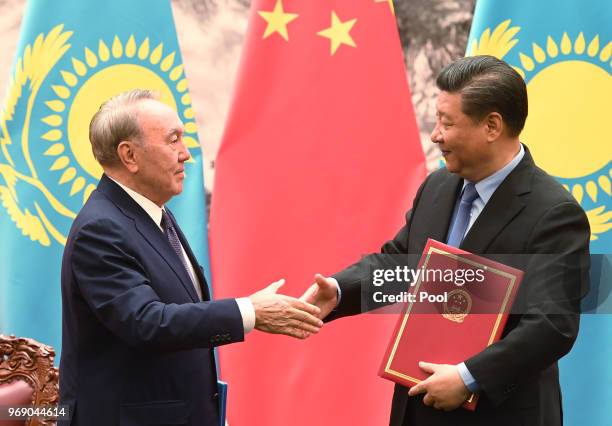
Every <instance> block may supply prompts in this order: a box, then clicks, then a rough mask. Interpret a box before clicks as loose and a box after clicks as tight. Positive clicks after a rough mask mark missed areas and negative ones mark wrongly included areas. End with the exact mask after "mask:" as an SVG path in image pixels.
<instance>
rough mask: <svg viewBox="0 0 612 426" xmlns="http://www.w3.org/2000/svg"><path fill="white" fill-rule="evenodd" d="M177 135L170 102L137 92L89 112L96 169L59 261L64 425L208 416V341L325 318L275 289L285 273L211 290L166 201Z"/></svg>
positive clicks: (179, 163)
mask: <svg viewBox="0 0 612 426" xmlns="http://www.w3.org/2000/svg"><path fill="white" fill-rule="evenodd" d="M182 135H183V125H182V123H181V121H180V119H179V117H178V116H177V114H176V112H175V111H174V110H173V109H172V108H170V107H169V106H167V105H165V104H163V103H161V102H160V101H158V100H157V99H156V97H155V95H154V94H153V93H151V92H149V91H144V90H134V91H132V92H128V93H124V94H121V95H119V96H117V97H115V98H113V99H111V100H109V101H108V102H106V103H105V104H104V105H103V106H102V107H101V109H100V110H99V111H98V112H97V113H96V115H95V116H94V118H93V119H92V122H91V126H90V139H91V143H92V147H93V152H94V156H95V157H96V159H97V160H98V161H99V162H100V164H101V165H102V167H103V169H104V175H103V176H102V179H101V180H100V184H99V185H98V188H97V190H95V191H94V192H93V193H92V194H91V196H90V198H89V200H88V201H87V203H86V204H85V205H84V206H83V209H82V210H81V212H80V213H79V214H78V216H77V218H76V219H75V221H74V224H73V226H72V229H71V231H70V234H69V237H68V241H67V243H66V249H65V251H64V258H63V263H62V302H63V307H62V308H63V346H62V358H61V365H60V372H61V380H60V394H61V396H60V400H61V403H62V404H67V405H68V406H69V407H70V411H71V413H72V421H71V423H70V424H72V425H87V426H98V425H99V426H112V425H122V426H128V425H134V426H136V425H138V426H142V425H179V424H180V425H193V426H195V425H198V426H202V425H215V426H216V425H218V422H219V420H218V416H219V413H218V401H217V399H218V396H217V384H216V382H217V376H216V369H215V360H214V353H213V348H214V347H215V346H219V345H224V344H228V343H234V342H240V341H242V340H244V334H245V333H247V332H249V331H250V330H252V329H253V327H255V328H257V329H259V330H262V331H266V332H271V333H282V334H286V335H290V336H293V337H297V338H304V337H307V336H308V335H309V334H310V333H316V332H317V331H318V330H319V327H320V326H321V325H322V322H321V321H320V320H319V319H318V318H316V317H315V316H314V315H317V314H318V313H319V309H318V308H316V307H314V306H312V305H309V304H307V303H304V302H301V301H299V300H297V299H294V298H290V297H287V296H282V295H280V294H276V291H277V290H278V288H279V287H280V286H281V285H282V280H281V281H279V282H276V283H273V284H271V285H270V286H268V287H267V288H265V289H264V290H262V291H260V292H257V293H255V294H253V295H251V296H250V297H245V298H239V299H225V300H216V301H211V300H210V294H209V292H208V286H207V284H206V280H205V278H204V275H203V273H202V269H201V267H200V266H199V265H198V262H197V260H196V258H195V257H194V254H193V252H192V250H191V249H190V247H189V244H188V243H187V240H186V239H185V236H184V235H183V233H182V232H181V230H180V228H179V226H178V224H177V223H176V221H175V219H174V217H173V216H172V213H171V212H170V210H169V209H168V208H167V207H166V206H165V204H166V203H167V202H168V201H169V200H170V199H171V198H172V197H173V196H175V195H178V194H180V193H181V191H182V189H183V179H184V162H185V161H187V160H188V159H189V157H190V154H189V151H188V150H187V148H186V146H185V144H184V143H183V139H182ZM203 226H204V225H203ZM236 267H240V265H236ZM254 386H256V385H254Z"/></svg>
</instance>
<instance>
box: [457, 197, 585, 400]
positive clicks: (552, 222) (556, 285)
mask: <svg viewBox="0 0 612 426" xmlns="http://www.w3.org/2000/svg"><path fill="white" fill-rule="evenodd" d="M531 232H532V233H531V237H530V239H529V240H528V243H527V247H526V249H525V253H529V263H528V266H527V268H526V271H525V276H524V278H523V283H522V284H521V292H522V293H523V296H524V297H521V300H519V302H520V303H519V305H520V306H521V310H522V311H523V312H519V313H517V314H516V315H518V316H519V320H518V324H517V326H516V327H514V328H513V329H511V331H510V332H508V334H507V335H506V336H504V338H502V339H501V340H500V341H498V342H496V343H494V344H493V345H491V346H489V347H487V348H486V349H485V350H483V351H482V352H480V353H479V354H477V355H476V356H474V357H472V358H470V359H468V360H467V361H466V362H465V363H466V366H467V368H468V369H469V371H470V372H471V373H472V375H473V376H474V378H475V379H476V381H477V383H478V384H479V386H480V387H481V389H482V391H484V392H485V393H486V394H487V396H488V397H489V398H490V399H491V401H492V402H493V403H494V404H500V403H502V402H503V401H504V400H505V399H507V398H508V397H509V396H510V395H512V393H513V392H514V391H515V390H516V389H517V388H520V386H521V385H523V384H525V383H528V382H530V381H532V380H534V379H535V378H537V377H538V375H539V374H541V372H542V371H543V370H544V369H546V368H547V367H548V366H550V365H551V364H554V363H555V362H556V361H557V360H558V359H559V358H561V357H562V356H564V355H565V354H567V353H568V352H569V351H570V349H571V348H572V345H573V344H574V341H575V340H576V337H577V335H578V324H579V317H580V300H581V298H582V296H583V295H584V294H585V292H586V290H587V288H588V269H589V264H590V261H589V251H588V250H589V249H588V247H589V236H590V231H589V224H588V220H587V218H586V215H585V214H584V212H583V210H582V209H581V208H580V207H579V206H578V205H576V204H575V203H571V202H564V203H561V204H558V205H556V206H554V207H552V208H551V209H550V210H548V211H547V212H546V213H545V214H544V215H543V217H541V218H540V220H539V221H538V222H537V223H536V224H535V226H534V228H533V229H532V231H531ZM523 290H524V291H523ZM515 304H516V302H515Z"/></svg>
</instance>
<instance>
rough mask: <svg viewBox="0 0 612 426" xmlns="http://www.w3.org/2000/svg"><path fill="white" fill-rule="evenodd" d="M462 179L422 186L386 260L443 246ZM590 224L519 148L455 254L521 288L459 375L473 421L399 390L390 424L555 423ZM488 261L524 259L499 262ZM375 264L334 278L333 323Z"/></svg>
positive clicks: (348, 309) (443, 175) (445, 176)
mask: <svg viewBox="0 0 612 426" xmlns="http://www.w3.org/2000/svg"><path fill="white" fill-rule="evenodd" d="M462 183H463V180H462V179H461V178H459V177H458V176H456V175H454V174H451V173H449V172H448V171H447V170H446V169H442V170H438V171H436V172H434V173H432V174H431V175H430V176H429V177H428V178H427V179H426V180H425V182H424V183H423V184H422V185H421V187H420V189H419V191H418V193H417V195H416V197H415V199H414V202H413V206H412V210H410V211H409V212H408V213H407V215H406V225H405V226H404V227H403V228H402V229H401V230H400V231H399V233H398V234H397V235H396V236H395V238H394V239H393V240H391V241H389V242H387V243H386V244H385V245H384V246H383V248H382V251H383V253H412V254H416V253H419V254H420V253H421V252H422V251H423V248H424V246H425V243H426V241H427V238H433V239H436V240H438V241H442V242H444V241H446V236H447V232H448V229H449V225H450V221H451V216H452V213H453V209H454V205H455V202H456V200H457V197H458V194H459V191H460V189H461V187H462ZM589 236H590V231H589V224H588V221H587V218H586V215H585V214H584V211H583V210H582V208H581V207H580V206H579V204H578V203H577V202H576V201H575V200H574V199H573V198H572V196H571V195H570V194H569V193H568V192H567V191H566V190H565V189H564V188H563V187H562V186H561V185H560V184H559V183H558V182H557V181H555V180H554V179H553V178H552V177H550V176H549V175H547V174H546V173H545V172H544V171H542V170H541V169H539V168H538V167H536V166H535V164H534V162H533V159H532V157H531V155H530V153H529V151H528V150H527V149H526V152H525V156H524V158H523V159H522V160H521V162H520V163H519V164H518V165H517V167H516V168H515V169H514V170H513V171H512V172H511V173H510V174H509V175H508V177H507V178H506V179H505V180H504V181H503V182H502V183H501V185H500V186H499V187H498V188H497V190H496V191H495V193H494V194H493V196H492V197H491V199H490V200H489V202H488V203H487V205H486V206H485V208H484V210H483V211H482V212H481V214H480V215H479V216H478V218H477V220H476V222H475V223H474V225H473V226H472V227H471V228H470V230H469V232H468V234H467V235H466V237H465V239H464V241H463V243H462V245H461V248H462V249H465V250H468V251H470V252H472V253H477V254H484V255H485V256H487V255H488V256H489V257H496V258H497V260H501V261H503V262H505V263H507V264H510V265H512V266H515V267H517V268H519V269H522V270H524V271H525V272H526V273H525V276H524V279H523V283H522V286H521V288H520V290H519V293H518V295H517V299H516V301H515V303H514V306H513V309H512V311H513V314H512V315H510V317H509V320H508V323H507V325H506V328H505V329H504V333H503V336H502V339H501V340H500V341H499V342H498V343H495V344H493V345H491V346H489V347H488V348H487V349H485V350H483V351H482V352H480V353H479V354H477V355H475V356H474V357H472V358H470V359H468V360H466V361H465V362H466V366H467V367H468V369H469V371H470V372H471V373H472V375H473V376H474V378H475V379H476V381H477V382H478V384H479V385H480V386H481V388H482V392H481V398H480V401H479V403H478V407H477V409H476V411H475V412H469V411H467V410H464V409H462V408H459V409H457V410H454V411H452V412H443V411H438V410H435V409H433V408H430V407H426V406H425V405H423V403H422V396H420V397H415V398H410V397H408V395H407V392H408V390H407V389H406V388H405V387H403V386H399V385H397V386H396V388H395V393H394V396H393V404H392V409H391V424H392V425H398V426H399V425H426V426H431V425H453V426H457V425H495V426H501V425H512V426H517V425H530V426H531V425H541V426H556V425H561V424H562V411H561V394H560V387H559V373H558V368H557V360H558V359H559V358H560V357H562V356H563V355H565V354H566V353H567V352H569V350H570V349H571V347H572V345H573V343H574V341H575V339H576V336H577V333H578V321H579V314H578V312H579V303H580V298H581V297H582V296H583V295H584V293H585V291H586V288H587V280H588V268H589V259H588V247H589ZM493 254H507V255H512V254H528V256H505V257H502V258H501V259H499V256H493ZM380 257H381V256H380V255H371V256H368V257H366V258H364V259H362V260H361V261H360V262H358V263H356V264H355V265H352V266H351V267H349V268H347V269H345V270H343V271H341V272H340V273H338V274H336V275H335V278H336V279H337V280H338V282H339V284H340V288H341V290H342V300H341V303H340V305H339V306H338V308H337V309H336V311H335V312H333V313H332V317H331V319H335V318H338V317H342V316H346V315H353V314H356V313H359V311H360V292H361V278H362V277H364V276H367V274H368V272H369V271H371V269H370V268H371V267H372V266H373V264H374V265H375V264H376V263H377V262H378V263H380V262H381V261H380V260H379V259H378V258H380Z"/></svg>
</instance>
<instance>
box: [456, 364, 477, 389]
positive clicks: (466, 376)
mask: <svg viewBox="0 0 612 426" xmlns="http://www.w3.org/2000/svg"><path fill="white" fill-rule="evenodd" d="M457 369H458V370H459V375H460V376H461V380H463V383H464V384H465V387H466V388H468V390H469V391H470V392H472V393H477V392H478V391H480V386H478V383H476V379H475V378H474V376H472V373H470V370H468V368H467V367H466V366H465V362H462V363H461V364H457Z"/></svg>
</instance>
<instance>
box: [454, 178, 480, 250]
mask: <svg viewBox="0 0 612 426" xmlns="http://www.w3.org/2000/svg"><path fill="white" fill-rule="evenodd" d="M476 198H478V191H476V187H475V186H474V184H473V183H468V184H467V185H465V188H464V189H463V194H462V195H461V202H460V203H459V209H457V216H456V217H455V222H454V223H453V227H452V229H451V231H450V233H449V236H448V245H449V246H453V247H459V245H460V244H461V242H462V241H463V237H464V235H465V231H467V227H468V224H469V223H470V211H471V210H472V204H473V203H474V200H475V199H476Z"/></svg>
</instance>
